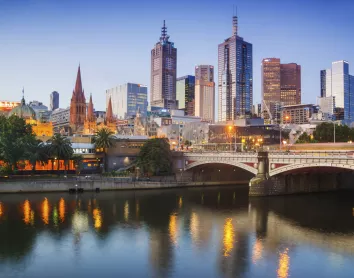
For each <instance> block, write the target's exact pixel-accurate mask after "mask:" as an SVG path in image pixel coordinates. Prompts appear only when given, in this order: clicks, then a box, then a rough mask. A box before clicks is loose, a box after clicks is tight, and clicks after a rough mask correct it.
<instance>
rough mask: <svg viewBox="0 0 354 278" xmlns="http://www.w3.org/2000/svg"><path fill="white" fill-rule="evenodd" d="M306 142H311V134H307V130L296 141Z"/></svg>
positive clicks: (297, 142) (299, 142)
mask: <svg viewBox="0 0 354 278" xmlns="http://www.w3.org/2000/svg"><path fill="white" fill-rule="evenodd" d="M306 143H311V136H310V135H308V134H307V132H304V133H303V134H301V135H300V136H299V138H298V139H297V141H296V144H306Z"/></svg>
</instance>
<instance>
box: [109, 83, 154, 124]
mask: <svg viewBox="0 0 354 278" xmlns="http://www.w3.org/2000/svg"><path fill="white" fill-rule="evenodd" d="M110 97H111V101H112V111H113V114H114V115H115V116H117V118H118V119H126V118H129V117H133V116H135V115H136V112H137V111H138V108H140V113H141V115H142V116H143V117H145V116H146V112H147V106H148V102H147V87H146V86H144V85H141V84H135V83H126V84H123V85H120V86H117V87H115V88H112V89H109V90H106V102H107V105H108V101H109V98H110Z"/></svg>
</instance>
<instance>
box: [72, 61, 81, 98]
mask: <svg viewBox="0 0 354 278" xmlns="http://www.w3.org/2000/svg"><path fill="white" fill-rule="evenodd" d="M74 91H75V93H76V95H78V94H81V93H82V82H81V70H80V65H79V69H78V70H77V77H76V84H75V90H74Z"/></svg>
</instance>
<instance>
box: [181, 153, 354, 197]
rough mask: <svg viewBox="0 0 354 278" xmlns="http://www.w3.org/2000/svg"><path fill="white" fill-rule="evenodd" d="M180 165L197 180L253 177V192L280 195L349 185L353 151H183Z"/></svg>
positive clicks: (251, 186) (223, 180)
mask: <svg viewBox="0 0 354 278" xmlns="http://www.w3.org/2000/svg"><path fill="white" fill-rule="evenodd" d="M178 166H179V167H177V168H178V169H179V171H180V173H181V176H182V175H184V177H185V178H186V177H189V178H190V179H192V180H193V181H195V182H196V181H199V182H205V183H208V182H211V181H215V179H217V180H218V181H220V182H225V181H227V180H228V181H230V182H232V181H237V180H240V179H242V180H250V182H249V184H250V195H252V196H264V195H279V194H291V193H299V192H314V191H328V190H334V189H338V187H343V186H347V185H348V178H353V176H352V175H353V170H354V152H351V151H316V152H312V151H302V152H264V151H260V152H258V153H257V152H183V153H179V163H178ZM222 167H224V168H226V169H222ZM240 170H241V171H240ZM182 172H183V173H182ZM230 173H233V174H232V175H231V174H230ZM349 180H350V179H349ZM297 184H298V185H297Z"/></svg>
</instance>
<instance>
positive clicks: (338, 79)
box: [321, 60, 354, 122]
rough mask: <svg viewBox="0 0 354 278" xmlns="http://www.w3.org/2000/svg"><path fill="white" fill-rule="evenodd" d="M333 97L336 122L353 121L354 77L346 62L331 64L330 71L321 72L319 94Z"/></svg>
mask: <svg viewBox="0 0 354 278" xmlns="http://www.w3.org/2000/svg"><path fill="white" fill-rule="evenodd" d="M324 84H325V90H324V92H325V96H326V97H330V96H333V97H335V108H336V113H335V114H336V120H345V121H346V122H352V121H354V77H353V76H352V75H350V74H349V63H348V62H347V61H344V60H341V61H335V62H332V67H331V69H327V70H322V71H321V94H322V87H323V86H324Z"/></svg>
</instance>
